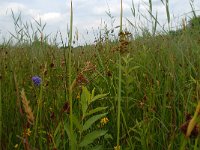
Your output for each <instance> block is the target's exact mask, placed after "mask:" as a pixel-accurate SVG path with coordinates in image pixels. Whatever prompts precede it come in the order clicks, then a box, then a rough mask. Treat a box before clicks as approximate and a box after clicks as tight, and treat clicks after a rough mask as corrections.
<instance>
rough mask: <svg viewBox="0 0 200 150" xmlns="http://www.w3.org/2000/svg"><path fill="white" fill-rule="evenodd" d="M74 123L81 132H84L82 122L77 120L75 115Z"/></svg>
mask: <svg viewBox="0 0 200 150" xmlns="http://www.w3.org/2000/svg"><path fill="white" fill-rule="evenodd" d="M73 123H74V125H75V126H76V127H77V128H78V130H79V131H82V129H83V126H82V125H81V124H80V121H79V120H78V119H77V117H76V116H75V115H73Z"/></svg>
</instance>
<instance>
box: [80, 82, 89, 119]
mask: <svg viewBox="0 0 200 150" xmlns="http://www.w3.org/2000/svg"><path fill="white" fill-rule="evenodd" d="M88 101H90V92H89V91H88V89H87V88H86V87H84V86H83V87H82V94H81V107H82V113H83V117H84V116H85V114H86V111H87V108H88Z"/></svg>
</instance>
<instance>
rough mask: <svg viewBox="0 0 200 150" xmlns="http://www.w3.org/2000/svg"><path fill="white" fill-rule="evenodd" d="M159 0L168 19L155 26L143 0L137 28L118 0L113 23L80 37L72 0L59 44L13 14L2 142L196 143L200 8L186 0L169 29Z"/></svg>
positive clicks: (91, 149)
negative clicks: (187, 6) (90, 37)
mask: <svg viewBox="0 0 200 150" xmlns="http://www.w3.org/2000/svg"><path fill="white" fill-rule="evenodd" d="M121 2H122V1H121ZM162 3H163V5H165V6H166V16H167V20H166V21H167V23H168V24H169V27H168V29H162V30H160V31H158V30H157V28H158V27H160V23H159V20H158V19H157V15H153V13H152V1H151V0H149V8H148V12H149V16H146V17H149V20H150V21H151V24H152V29H148V28H142V27H141V28H140V29H138V31H139V30H140V32H141V33H140V34H138V35H133V32H134V31H132V30H133V29H134V30H136V29H135V28H136V27H135V26H134V25H133V24H132V23H131V21H130V20H127V21H128V22H129V24H130V26H131V25H132V27H133V28H131V29H127V28H124V26H123V21H124V20H123V19H122V18H125V17H126V16H123V4H122V3H121V10H119V11H120V12H121V15H120V22H119V28H113V30H117V31H113V30H109V29H108V30H106V32H102V31H99V37H97V38H96V41H95V42H94V43H93V44H88V45H85V46H78V47H75V46H73V44H74V43H75V44H76V43H78V40H79V37H78V35H77V34H73V33H74V28H73V19H74V18H73V3H72V2H71V12H70V14H71V17H70V18H69V20H70V25H69V30H68V35H66V37H67V38H68V43H64V42H63V41H62V46H58V45H56V44H50V43H48V38H49V37H48V36H45V35H44V34H43V29H44V28H45V26H44V25H42V23H41V22H37V21H36V22H37V25H38V28H33V29H35V30H36V32H33V35H32V34H30V33H28V32H26V31H28V28H29V27H30V28H31V27H32V26H28V25H22V26H20V24H19V20H20V19H21V18H20V16H15V14H13V15H12V17H13V21H14V24H15V31H18V32H16V34H12V38H13V39H15V40H16V41H17V42H15V44H13V43H12V42H11V40H7V41H4V42H3V43H2V44H1V45H0V149H2V150H14V149H17V150H22V149H25V150H46V149H49V150H68V149H70V150H113V149H114V150H198V149H200V17H199V16H198V15H197V12H196V11H195V10H194V8H193V5H192V3H191V16H192V17H191V18H190V20H189V21H186V20H184V19H183V21H182V23H180V26H181V28H179V29H177V30H172V29H171V28H170V23H171V22H172V20H171V17H170V12H169V8H168V0H166V1H165V2H164V1H162ZM119 5H120V3H119ZM131 10H132V13H133V17H134V15H135V8H134V5H133V6H132V9H131ZM108 15H109V16H110V17H111V18H112V15H111V14H109V13H108ZM113 32H118V35H117V36H116V38H115V39H114V40H113V39H112V38H111V35H112V34H113ZM34 33H40V34H34ZM62 38H63V39H64V38H65V37H62Z"/></svg>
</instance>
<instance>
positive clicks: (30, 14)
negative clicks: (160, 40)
mask: <svg viewBox="0 0 200 150" xmlns="http://www.w3.org/2000/svg"><path fill="white" fill-rule="evenodd" d="M163 1H164V2H165V0H163ZM191 1H193V6H194V8H195V10H197V14H200V0H169V11H170V16H171V23H170V27H171V28H176V27H177V26H178V25H180V22H181V19H183V18H184V16H191V13H189V12H191V6H190V2H191ZM148 2H149V0H133V3H134V6H135V9H136V16H133V14H132V12H131V8H133V5H132V0H123V9H124V14H123V28H128V29H130V31H131V25H130V24H129V23H128V22H127V19H128V20H129V21H131V22H132V23H133V24H136V25H143V26H146V27H149V26H151V23H150V22H148V21H147V20H146V19H145V17H147V18H148V19H149V20H150V15H149V13H148V11H147V10H148V9H149V7H148V6H149V4H148ZM152 6H153V7H152V8H153V15H154V16H156V13H157V16H158V21H159V22H160V24H161V25H162V26H165V27H166V26H167V25H168V24H167V15H166V9H165V6H164V5H163V3H162V2H161V0H152ZM11 10H12V11H13V13H14V15H15V18H17V17H18V16H19V14H20V13H21V20H22V24H26V23H27V24H28V26H29V30H30V33H31V29H30V27H31V26H30V24H32V25H33V27H34V28H35V29H37V27H39V26H40V27H42V26H43V25H44V24H46V26H45V28H44V30H43V34H44V35H46V36H47V35H48V36H49V37H50V38H52V40H51V41H53V39H54V38H55V37H56V33H57V32H58V31H59V32H60V33H61V35H62V38H63V41H64V42H67V38H65V37H67V28H68V27H69V24H70V0H31V1H30V0H0V42H2V41H3V40H4V39H5V38H6V39H8V38H9V37H10V36H11V34H15V26H14V19H13V17H12V11H11ZM106 12H110V14H111V15H112V16H113V19H111V18H110V17H109V16H108V15H107V13H106ZM73 15H74V16H73V29H74V30H73V31H74V35H78V42H77V43H76V44H77V45H79V44H80V45H81V44H85V43H92V42H93V41H94V40H95V37H97V36H98V33H99V31H100V30H102V31H104V29H105V27H106V28H107V29H108V30H109V29H111V28H112V26H113V27H116V26H118V25H119V16H120V0H73ZM40 20H41V25H38V24H37V23H40ZM40 27H39V28H40ZM132 28H133V27H132ZM40 29H41V28H40ZM116 30H118V29H116ZM133 30H134V29H133ZM60 37H61V36H60V34H59V35H58V36H57V38H56V39H57V42H58V43H59V42H60V41H61V40H60Z"/></svg>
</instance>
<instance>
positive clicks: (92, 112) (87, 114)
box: [85, 107, 107, 117]
mask: <svg viewBox="0 0 200 150" xmlns="http://www.w3.org/2000/svg"><path fill="white" fill-rule="evenodd" d="M106 108H107V107H97V108H95V109H92V110H90V111H89V112H88V113H86V115H85V117H86V116H90V115H92V114H94V113H97V112H99V111H102V110H105V109H106Z"/></svg>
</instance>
